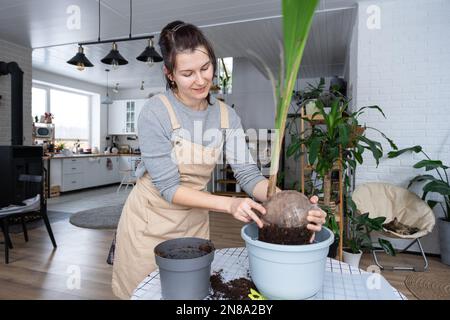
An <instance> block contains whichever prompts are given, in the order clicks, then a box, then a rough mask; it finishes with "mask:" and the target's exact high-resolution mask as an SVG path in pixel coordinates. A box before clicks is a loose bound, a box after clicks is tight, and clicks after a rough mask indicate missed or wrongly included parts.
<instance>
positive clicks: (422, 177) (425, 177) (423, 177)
mask: <svg viewBox="0 0 450 320" xmlns="http://www.w3.org/2000/svg"><path fill="white" fill-rule="evenodd" d="M425 180H436V178H435V177H434V176H432V175H430V174H423V175H420V176H416V177H414V178H413V179H411V181H410V182H409V184H408V188H409V187H411V186H412V184H413V183H414V182H422V181H425Z"/></svg>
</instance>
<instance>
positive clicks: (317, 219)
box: [306, 196, 327, 243]
mask: <svg viewBox="0 0 450 320" xmlns="http://www.w3.org/2000/svg"><path fill="white" fill-rule="evenodd" d="M309 201H311V203H312V204H317V202H318V201H319V198H318V197H317V196H312V197H311V198H310V199H309ZM326 216H327V214H326V213H325V212H324V211H323V210H321V209H319V208H317V209H314V210H310V211H309V212H308V216H307V217H306V219H307V220H308V221H309V222H311V223H308V225H307V226H306V227H307V228H308V229H309V230H311V231H314V233H313V235H312V237H311V240H310V241H309V242H310V243H312V242H313V241H314V236H315V232H319V231H320V230H322V225H323V224H324V223H325V218H326Z"/></svg>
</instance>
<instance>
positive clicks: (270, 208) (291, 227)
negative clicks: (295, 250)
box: [258, 190, 316, 245]
mask: <svg viewBox="0 0 450 320" xmlns="http://www.w3.org/2000/svg"><path fill="white" fill-rule="evenodd" d="M264 207H265V208H266V214H265V215H264V216H263V217H262V219H263V222H264V226H263V228H261V229H260V230H259V236H258V240H260V241H264V242H268V243H275V244H285V245H302V244H309V241H310V239H311V237H312V235H313V231H311V230H309V229H307V228H306V226H307V225H308V220H307V219H306V217H307V216H308V211H309V210H311V209H313V208H315V207H316V206H315V205H313V204H311V202H310V201H309V199H308V198H307V197H306V196H305V195H304V194H303V193H300V192H297V191H292V190H289V191H281V192H278V193H276V194H274V195H273V196H272V197H271V198H270V199H269V200H268V201H267V202H266V203H264Z"/></svg>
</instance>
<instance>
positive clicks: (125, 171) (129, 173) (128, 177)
mask: <svg viewBox="0 0 450 320" xmlns="http://www.w3.org/2000/svg"><path fill="white" fill-rule="evenodd" d="M139 162H140V159H139V158H133V157H129V159H128V161H127V164H126V166H125V167H124V166H121V165H119V172H120V173H121V174H122V175H123V177H122V181H121V182H120V184H119V187H118V188H117V190H116V193H119V191H120V189H121V188H122V186H125V190H127V189H128V186H131V188H133V187H134V185H135V184H136V180H137V177H136V168H137V166H138V164H139Z"/></svg>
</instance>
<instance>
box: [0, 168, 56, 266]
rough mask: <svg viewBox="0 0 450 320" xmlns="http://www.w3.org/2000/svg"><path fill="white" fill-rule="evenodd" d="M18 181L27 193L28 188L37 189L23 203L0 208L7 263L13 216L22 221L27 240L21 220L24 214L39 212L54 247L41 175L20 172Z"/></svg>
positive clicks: (7, 260) (24, 225)
mask: <svg viewBox="0 0 450 320" xmlns="http://www.w3.org/2000/svg"><path fill="white" fill-rule="evenodd" d="M18 180H19V182H20V183H23V184H25V185H27V186H28V190H27V194H29V192H30V189H33V190H37V194H36V196H34V197H32V198H29V199H26V200H24V201H23V205H11V206H8V207H5V208H0V225H1V228H2V231H3V234H4V238H5V263H6V264H8V263H9V250H10V249H13V246H12V242H11V238H10V236H9V221H10V219H13V218H19V219H20V220H21V223H22V228H23V232H24V237H25V241H26V242H28V232H27V229H26V224H25V222H24V220H23V218H24V216H25V215H28V214H30V213H36V214H39V215H40V216H41V217H42V219H43V220H44V223H45V226H46V228H47V232H48V234H49V236H50V239H51V241H52V244H53V247H54V248H56V247H57V246H56V241H55V237H54V236H53V232H52V228H51V226H50V221H49V219H48V216H47V201H46V199H45V197H44V188H43V179H42V176H37V175H26V174H21V175H20V176H19V179H18Z"/></svg>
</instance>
